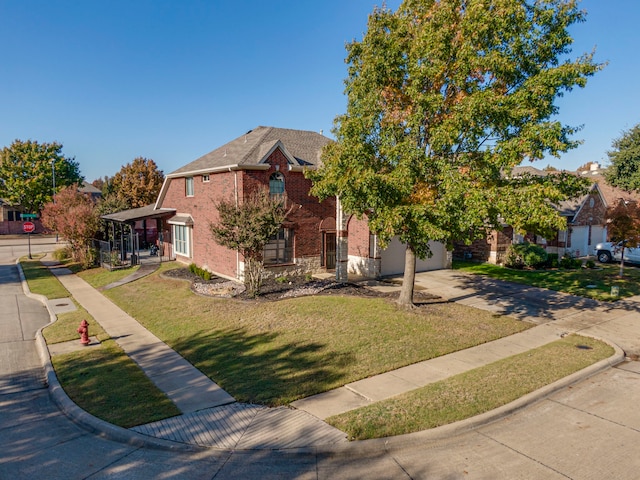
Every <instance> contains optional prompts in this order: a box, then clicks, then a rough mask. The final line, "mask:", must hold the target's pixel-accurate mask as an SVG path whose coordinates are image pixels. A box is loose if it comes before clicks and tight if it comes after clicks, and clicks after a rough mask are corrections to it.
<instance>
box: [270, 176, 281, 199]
mask: <svg viewBox="0 0 640 480" xmlns="http://www.w3.org/2000/svg"><path fill="white" fill-rule="evenodd" d="M283 193H284V175H282V173H280V172H275V173H272V174H271V176H270V177H269V194H271V195H282V194H283Z"/></svg>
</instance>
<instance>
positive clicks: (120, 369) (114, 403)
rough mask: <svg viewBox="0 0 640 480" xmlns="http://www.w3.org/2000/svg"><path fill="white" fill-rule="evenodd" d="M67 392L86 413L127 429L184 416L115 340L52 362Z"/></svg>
mask: <svg viewBox="0 0 640 480" xmlns="http://www.w3.org/2000/svg"><path fill="white" fill-rule="evenodd" d="M52 362H53V366H54V368H55V370H56V375H57V376H58V379H59V380H60V383H61V384H62V386H63V388H64V391H65V392H66V393H67V395H69V397H70V398H71V399H72V400H73V401H74V402H75V403H76V404H77V405H78V406H79V407H80V408H82V409H83V410H85V411H87V412H89V413H91V414H92V415H94V416H96V417H98V418H101V419H102V420H105V421H107V422H109V423H113V424H114V425H119V426H121V427H124V428H129V427H133V426H135V425H142V424H145V423H149V422H154V421H157V420H162V419H163V418H168V417H172V416H175V415H179V414H180V410H179V409H178V408H177V407H176V406H175V405H174V404H173V403H172V402H171V400H169V399H168V398H167V396H166V395H164V393H162V392H161V391H160V390H158V389H157V388H156V387H155V385H153V383H152V382H151V380H149V379H148V378H147V376H146V375H145V374H144V373H143V372H142V370H140V368H139V367H138V366H137V365H136V364H135V363H134V362H133V360H131V359H130V358H129V357H128V356H127V355H126V354H125V353H124V352H123V351H122V349H120V347H119V346H118V345H117V344H116V343H115V342H114V341H113V340H106V341H104V342H103V343H102V345H100V346H99V347H91V348H83V349H82V350H79V351H77V352H73V353H68V354H64V355H55V356H54V357H53V358H52Z"/></svg>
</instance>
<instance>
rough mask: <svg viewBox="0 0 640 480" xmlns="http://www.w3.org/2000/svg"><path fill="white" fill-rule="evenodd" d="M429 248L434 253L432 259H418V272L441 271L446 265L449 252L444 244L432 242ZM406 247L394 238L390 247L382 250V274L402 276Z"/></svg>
mask: <svg viewBox="0 0 640 480" xmlns="http://www.w3.org/2000/svg"><path fill="white" fill-rule="evenodd" d="M429 246H430V247H431V251H432V252H433V256H432V257H431V258H427V259H426V260H420V259H418V260H417V261H416V272H426V271H427V270H440V269H441V268H444V267H445V265H446V258H447V251H446V248H445V246H444V244H442V243H439V242H430V243H429ZM405 250H406V246H405V245H404V244H402V243H400V240H398V239H397V238H394V239H393V240H391V242H390V243H389V246H388V247H387V248H385V249H384V250H382V253H381V255H380V257H381V262H380V264H381V265H380V274H381V275H382V276H387V275H401V274H403V273H404V254H405Z"/></svg>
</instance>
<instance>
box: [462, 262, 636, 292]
mask: <svg viewBox="0 0 640 480" xmlns="http://www.w3.org/2000/svg"><path fill="white" fill-rule="evenodd" d="M453 268H454V269H456V270H460V271H463V272H468V273H474V274H478V275H486V276H488V277H491V278H496V279H499V280H506V281H509V282H515V283H522V284H525V285H531V286H534V287H540V288H547V289H549V290H555V291H557V292H564V293H570V294H572V295H579V296H581V297H587V298H593V299H596V300H603V301H612V300H616V299H618V298H624V297H631V296H634V295H640V268H636V267H629V266H625V269H624V277H623V278H620V277H619V276H618V273H619V271H620V266H619V265H617V264H597V265H596V268H577V269H574V270H567V269H551V270H515V269H511V268H506V267H501V266H499V265H493V264H490V263H475V262H463V261H454V262H453ZM612 286H617V287H618V288H619V297H615V296H612V295H611V287H612Z"/></svg>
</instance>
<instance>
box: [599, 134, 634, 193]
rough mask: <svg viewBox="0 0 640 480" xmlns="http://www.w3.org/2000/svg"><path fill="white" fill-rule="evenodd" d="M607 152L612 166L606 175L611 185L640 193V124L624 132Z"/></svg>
mask: <svg viewBox="0 0 640 480" xmlns="http://www.w3.org/2000/svg"><path fill="white" fill-rule="evenodd" d="M612 147H613V150H611V151H609V152H607V154H608V156H609V160H610V161H611V166H610V167H609V168H607V170H606V171H605V173H604V176H605V178H606V179H607V182H609V184H611V185H614V186H616V187H618V188H621V189H623V190H626V191H627V192H631V191H636V192H640V124H638V125H636V126H635V127H633V128H631V129H630V130H627V131H626V132H623V134H622V136H621V137H620V138H618V139H616V140H614V141H613V143H612Z"/></svg>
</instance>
